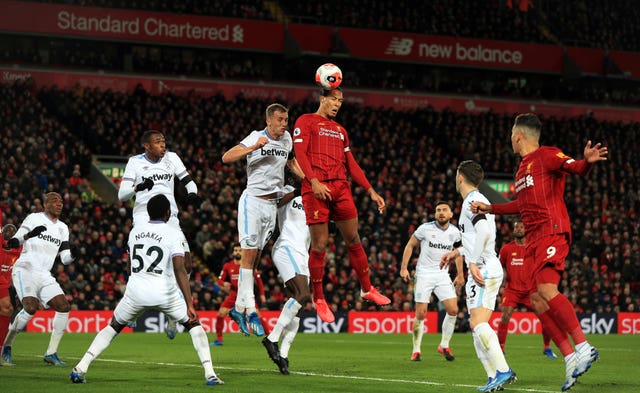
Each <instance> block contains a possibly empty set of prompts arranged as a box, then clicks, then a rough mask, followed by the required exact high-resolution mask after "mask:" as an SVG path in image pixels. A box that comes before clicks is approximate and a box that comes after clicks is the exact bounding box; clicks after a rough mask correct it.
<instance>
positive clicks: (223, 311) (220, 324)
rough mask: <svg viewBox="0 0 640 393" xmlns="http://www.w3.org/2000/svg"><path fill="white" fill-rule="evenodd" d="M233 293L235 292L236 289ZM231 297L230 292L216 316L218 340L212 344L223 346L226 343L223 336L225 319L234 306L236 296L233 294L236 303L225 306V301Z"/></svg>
mask: <svg viewBox="0 0 640 393" xmlns="http://www.w3.org/2000/svg"><path fill="white" fill-rule="evenodd" d="M233 293H234V294H235V291H234V292H233ZM230 297H231V294H229V295H228V296H227V297H226V298H225V300H224V301H223V302H222V305H221V306H220V309H219V310H218V315H217V316H216V340H215V341H214V342H213V344H212V345H214V346H221V345H223V344H224V338H223V334H224V319H225V318H226V316H227V315H229V311H231V307H233V306H234V304H235V296H233V299H234V304H231V305H230V306H229V307H227V306H225V303H227V299H229V298H230Z"/></svg>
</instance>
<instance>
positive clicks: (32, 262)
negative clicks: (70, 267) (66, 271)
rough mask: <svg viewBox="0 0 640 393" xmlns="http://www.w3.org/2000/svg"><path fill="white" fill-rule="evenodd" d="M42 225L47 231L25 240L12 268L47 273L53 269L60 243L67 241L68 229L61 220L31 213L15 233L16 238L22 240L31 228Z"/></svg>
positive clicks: (43, 214)
mask: <svg viewBox="0 0 640 393" xmlns="http://www.w3.org/2000/svg"><path fill="white" fill-rule="evenodd" d="M40 225H44V226H45V227H47V230H46V231H44V232H42V233H41V234H39V235H38V237H33V238H29V239H27V240H26V241H25V242H24V244H23V245H22V252H21V253H20V257H18V260H17V261H16V263H15V265H14V267H21V268H24V269H28V270H33V271H39V272H49V271H50V270H51V268H52V267H53V263H54V262H55V260H56V256H57V255H58V252H59V251H60V245H61V244H62V242H68V241H69V228H68V227H67V224H65V223H64V222H62V221H61V220H59V219H58V220H56V221H55V222H54V221H52V220H51V219H50V218H49V216H47V215H46V214H45V213H44V212H40V213H31V214H29V215H28V216H27V218H25V219H24V221H23V222H22V225H20V228H19V229H18V232H16V234H15V236H14V237H16V238H22V237H23V236H24V235H25V234H26V233H28V232H30V231H31V230H32V229H33V228H35V227H38V226H40Z"/></svg>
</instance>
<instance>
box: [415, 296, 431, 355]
mask: <svg viewBox="0 0 640 393" xmlns="http://www.w3.org/2000/svg"><path fill="white" fill-rule="evenodd" d="M427 306H428V303H426V302H419V303H418V301H417V300H416V316H415V318H414V319H413V329H411V339H412V342H413V350H412V351H411V360H412V361H414V362H417V361H420V360H422V356H421V354H420V352H421V351H420V348H421V346H422V336H423V335H424V320H425V318H426V316H427Z"/></svg>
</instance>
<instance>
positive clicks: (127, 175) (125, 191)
mask: <svg viewBox="0 0 640 393" xmlns="http://www.w3.org/2000/svg"><path fill="white" fill-rule="evenodd" d="M135 181H136V170H135V168H134V165H133V164H132V162H131V158H129V161H128V162H127V166H126V167H125V168H124V174H123V175H122V181H121V182H120V188H119V189H118V199H119V200H121V201H123V202H124V201H128V200H129V199H131V198H133V196H134V195H135V194H136V191H135V188H134V185H135Z"/></svg>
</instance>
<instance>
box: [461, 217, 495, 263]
mask: <svg viewBox="0 0 640 393" xmlns="http://www.w3.org/2000/svg"><path fill="white" fill-rule="evenodd" d="M473 227H474V228H475V230H476V239H475V242H474V244H473V249H472V250H471V252H470V253H469V255H468V256H466V258H465V259H466V260H467V261H468V262H467V263H476V262H478V260H479V259H480V256H481V255H482V251H483V250H484V247H485V245H486V244H487V242H488V241H489V238H490V237H491V230H490V229H489V223H488V222H487V220H486V219H485V218H481V219H479V220H477V221H476V223H475V224H473Z"/></svg>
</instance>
